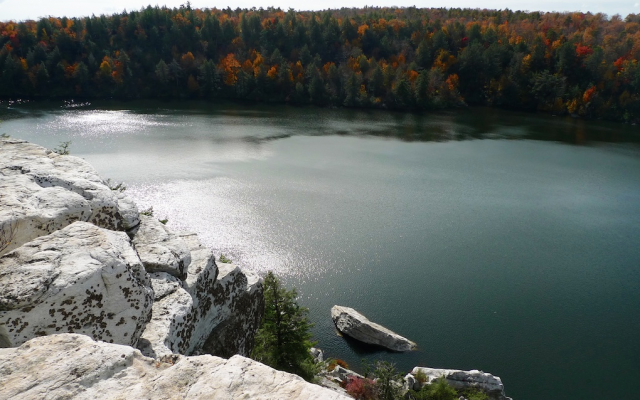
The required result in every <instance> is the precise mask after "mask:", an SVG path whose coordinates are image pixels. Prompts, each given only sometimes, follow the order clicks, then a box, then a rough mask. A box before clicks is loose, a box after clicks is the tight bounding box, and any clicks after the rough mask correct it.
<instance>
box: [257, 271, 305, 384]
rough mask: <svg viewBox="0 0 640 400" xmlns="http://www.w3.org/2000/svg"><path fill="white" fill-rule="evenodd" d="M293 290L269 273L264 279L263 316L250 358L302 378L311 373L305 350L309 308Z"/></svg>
mask: <svg viewBox="0 0 640 400" xmlns="http://www.w3.org/2000/svg"><path fill="white" fill-rule="evenodd" d="M297 295H298V294H297V292H296V290H295V289H292V290H287V289H285V288H284V287H282V284H281V283H280V280H279V279H278V278H277V277H276V276H275V275H274V274H273V273H272V272H269V273H267V276H266V277H265V279H264V300H265V306H264V317H263V318H262V324H261V326H260V329H258V332H257V333H256V338H255V347H254V349H253V352H252V358H253V359H254V360H256V361H260V362H262V363H264V364H267V365H269V366H271V367H273V368H276V369H279V370H282V371H286V372H291V373H294V374H297V375H299V376H301V377H302V378H304V379H306V380H311V379H313V377H314V375H315V369H314V360H313V357H312V356H311V353H310V352H309V349H310V348H311V347H312V346H313V345H314V343H312V342H311V333H310V332H309V329H310V328H311V327H312V326H313V325H312V324H311V323H310V322H309V319H308V317H307V314H308V312H309V310H308V309H307V308H305V307H300V306H299V305H298V303H297V302H296V297H297Z"/></svg>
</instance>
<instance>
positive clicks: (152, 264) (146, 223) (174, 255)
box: [133, 215, 191, 279]
mask: <svg viewBox="0 0 640 400" xmlns="http://www.w3.org/2000/svg"><path fill="white" fill-rule="evenodd" d="M133 244H134V246H135V247H136V251H137V252H138V255H139V256H140V260H142V264H143V265H144V267H145V269H146V270H147V272H166V273H169V274H171V275H173V276H175V277H177V278H180V279H184V278H185V277H186V276H185V273H186V271H187V268H188V267H189V264H190V263H191V252H190V251H189V248H188V247H187V245H186V243H185V242H184V240H182V239H180V238H179V237H178V236H177V235H175V234H174V233H173V232H171V230H169V228H167V227H166V226H165V225H164V224H163V223H161V222H160V221H158V220H157V219H156V218H154V217H149V216H146V215H142V216H141V217H140V226H139V227H138V228H137V229H136V231H135V233H134V237H133Z"/></svg>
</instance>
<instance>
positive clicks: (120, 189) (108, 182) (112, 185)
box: [104, 178, 127, 192]
mask: <svg viewBox="0 0 640 400" xmlns="http://www.w3.org/2000/svg"><path fill="white" fill-rule="evenodd" d="M104 183H105V184H106V185H107V186H108V187H109V189H111V190H113V191H118V192H124V191H125V190H127V186H126V185H125V184H124V182H119V183H115V182H112V181H111V178H109V179H107V180H106V181H105V182H104Z"/></svg>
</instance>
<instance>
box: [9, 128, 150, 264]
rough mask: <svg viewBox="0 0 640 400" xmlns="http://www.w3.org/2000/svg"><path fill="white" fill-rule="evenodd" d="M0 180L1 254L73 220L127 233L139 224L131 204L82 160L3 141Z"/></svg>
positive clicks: (33, 145) (10, 140)
mask: <svg viewBox="0 0 640 400" xmlns="http://www.w3.org/2000/svg"><path fill="white" fill-rule="evenodd" d="M0 177H2V179H0V256H1V255H2V254H5V253H8V252H9V251H11V250H13V249H16V248H18V247H20V246H21V245H23V244H25V243H27V242H29V241H30V240H32V239H35V238H37V237H39V236H44V235H48V234H50V233H52V232H54V231H56V230H58V229H62V228H64V227H65V226H67V225H69V224H71V223H73V222H75V221H86V222H91V223H92V224H95V225H97V226H100V227H102V228H107V229H111V230H125V231H126V230H129V229H132V228H134V227H135V226H136V225H138V223H139V219H138V209H137V207H136V205H135V204H134V203H133V201H131V200H130V199H129V198H128V197H127V196H125V195H124V194H123V193H121V192H119V191H114V190H111V189H110V188H109V187H108V186H107V185H106V184H105V182H104V181H103V180H102V179H101V178H100V177H99V176H98V174H97V173H96V171H95V170H94V169H93V167H92V166H91V165H89V163H87V162H86V161H84V160H82V159H81V158H78V157H73V156H66V155H65V156H63V155H59V154H56V153H54V152H52V151H51V150H47V149H45V148H44V147H41V146H38V145H35V144H32V143H28V142H26V141H23V140H16V139H0Z"/></svg>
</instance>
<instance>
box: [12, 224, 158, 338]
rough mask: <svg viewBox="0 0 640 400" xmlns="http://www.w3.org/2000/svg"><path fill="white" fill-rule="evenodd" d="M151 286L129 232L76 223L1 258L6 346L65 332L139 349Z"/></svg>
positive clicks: (148, 315) (150, 303)
mask: <svg viewBox="0 0 640 400" xmlns="http://www.w3.org/2000/svg"><path fill="white" fill-rule="evenodd" d="M150 285H151V283H150V281H149V276H148V275H147V273H146V272H145V270H144V268H143V267H142V264H141V263H140V259H139V258H138V256H137V254H136V252H135V250H134V249H133V248H132V247H131V243H130V240H129V237H128V236H127V235H126V234H125V233H124V232H115V231H110V230H107V229H102V228H99V227H97V226H95V225H93V224H90V223H87V222H75V223H73V224H71V225H69V226H67V227H65V228H63V229H61V230H59V231H56V232H54V233H52V234H51V235H48V236H42V237H39V238H37V239H35V240H33V241H31V242H29V243H26V244H24V245H23V246H21V247H19V248H17V249H16V250H14V251H12V252H10V253H8V254H6V255H5V256H3V257H1V258H0V347H14V346H19V345H20V344H22V343H24V342H26V341H27V340H29V339H32V338H34V337H36V336H44V335H51V334H55V333H62V332H76V333H82V334H85V335H88V336H91V337H92V338H95V339H97V340H103V341H106V342H111V343H120V344H126V345H135V344H136V343H137V341H138V338H139V337H140V335H141V334H142V331H143V329H144V326H145V324H146V323H147V321H148V320H149V318H150V316H151V306H152V303H153V291H152V289H151V286H150Z"/></svg>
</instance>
